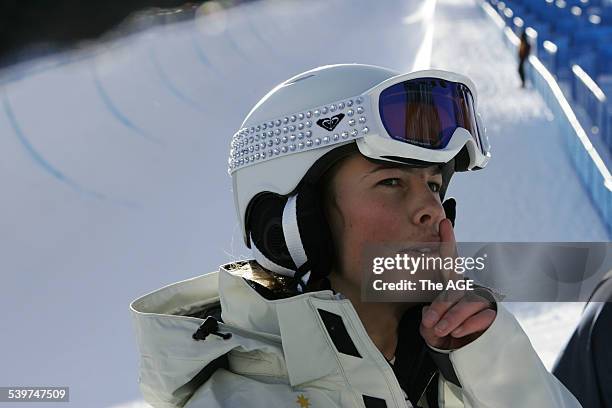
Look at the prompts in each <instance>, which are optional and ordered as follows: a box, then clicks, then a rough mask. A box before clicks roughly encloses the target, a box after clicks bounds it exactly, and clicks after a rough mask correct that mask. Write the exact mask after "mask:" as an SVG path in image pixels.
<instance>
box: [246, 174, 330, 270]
mask: <svg viewBox="0 0 612 408" xmlns="http://www.w3.org/2000/svg"><path fill="white" fill-rule="evenodd" d="M295 194H297V202H296V209H297V224H298V230H299V234H300V239H301V241H302V243H301V244H302V246H303V248H304V252H305V253H306V257H307V259H308V264H309V265H308V266H309V268H308V269H309V270H310V271H311V274H310V279H309V281H311V282H316V281H318V280H319V279H320V278H322V277H325V276H327V275H328V274H329V271H330V269H331V267H332V265H333V256H334V254H333V243H332V239H331V232H330V229H329V226H328V224H327V221H326V218H325V214H324V211H323V205H322V204H323V203H322V197H321V196H320V194H319V191H318V189H317V187H316V186H315V185H313V184H310V183H301V184H300V186H299V187H298V189H297V191H296V193H295ZM286 203H287V197H285V196H281V195H278V194H274V193H263V194H260V195H259V196H258V197H256V198H255V199H254V200H253V203H252V204H251V205H252V207H251V208H250V210H249V215H248V219H247V228H248V231H249V233H250V234H251V237H252V242H251V245H253V244H255V246H257V248H258V249H259V251H261V252H262V253H263V254H264V255H265V256H266V257H267V258H268V259H269V260H271V261H273V262H274V263H276V264H278V265H280V266H282V267H284V268H287V269H291V270H294V271H296V270H297V269H298V268H297V266H296V265H295V262H294V261H293V258H292V257H291V255H290V253H289V249H288V248H287V242H286V238H285V234H284V232H283V211H284V208H285V204H286ZM294 244H295V243H294Z"/></svg>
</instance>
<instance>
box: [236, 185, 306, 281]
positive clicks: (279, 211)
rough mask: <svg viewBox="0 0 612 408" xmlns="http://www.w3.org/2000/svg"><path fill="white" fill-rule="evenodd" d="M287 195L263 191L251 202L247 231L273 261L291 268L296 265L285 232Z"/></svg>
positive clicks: (257, 245) (253, 242) (260, 249)
mask: <svg viewBox="0 0 612 408" xmlns="http://www.w3.org/2000/svg"><path fill="white" fill-rule="evenodd" d="M286 203H287V197H284V196H281V195H278V194H274V193H263V194H260V195H258V196H257V197H256V198H255V199H254V200H253V202H252V203H251V205H250V206H251V208H250V209H249V213H248V219H247V231H248V232H249V233H250V235H251V246H252V245H253V244H254V245H255V246H256V247H257V248H258V249H259V251H261V253H263V254H264V255H265V256H266V257H267V258H268V259H269V260H271V261H272V262H274V263H276V264H278V265H280V266H282V267H284V268H287V269H291V270H295V269H296V266H295V263H294V262H293V259H292V258H291V255H290V254H289V250H288V249H287V242H286V241H285V234H284V233H283V209H284V208H285V204H286Z"/></svg>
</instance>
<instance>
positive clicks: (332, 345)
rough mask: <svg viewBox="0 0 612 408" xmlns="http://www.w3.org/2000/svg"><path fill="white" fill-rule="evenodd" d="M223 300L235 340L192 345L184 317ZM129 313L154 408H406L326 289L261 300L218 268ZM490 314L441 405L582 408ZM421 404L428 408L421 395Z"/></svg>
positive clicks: (457, 354) (508, 324) (380, 360)
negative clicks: (457, 383) (489, 319)
mask: <svg viewBox="0 0 612 408" xmlns="http://www.w3.org/2000/svg"><path fill="white" fill-rule="evenodd" d="M219 302H220V306H221V309H222V315H221V317H222V321H223V323H219V324H218V332H220V333H231V338H229V339H223V338H221V337H219V336H217V335H214V334H210V335H208V336H207V337H206V339H205V340H195V339H194V338H192V335H193V334H194V333H195V332H196V331H198V328H199V327H200V325H201V324H202V323H203V321H204V320H203V319H201V318H198V317H189V316H187V315H189V314H197V313H198V312H201V311H203V310H206V309H209V310H210V308H214V306H215V305H218V304H219ZM130 308H131V313H132V317H133V323H134V329H135V332H136V339H137V343H138V348H139V351H140V376H139V383H140V389H141V391H142V393H143V395H144V399H145V400H146V401H147V402H148V403H149V404H151V405H152V406H154V407H156V408H170V407H181V406H185V407H187V408H195V407H198V408H199V407H206V408H217V407H283V408H285V407H295V408H320V407H321V408H323V407H325V408H333V407H362V408H363V407H366V408H367V407H388V408H391V407H394V408H395V407H402V408H405V407H410V406H411V405H410V403H409V402H408V401H406V400H405V396H404V393H403V391H402V388H401V387H400V385H399V382H398V380H397V379H396V376H395V375H394V372H393V369H392V367H391V366H390V365H389V364H388V363H387V361H386V360H385V358H384V356H383V355H382V354H381V353H380V352H379V351H378V349H377V348H376V346H375V345H374V343H373V342H372V341H371V339H370V337H369V336H368V335H367V333H366V331H365V329H364V327H363V325H362V323H361V321H360V319H359V317H358V315H357V313H356V312H355V309H354V308H353V306H352V304H351V302H350V301H349V300H348V299H339V298H338V296H334V294H333V293H332V291H330V290H323V291H318V292H311V293H305V294H301V295H298V296H292V297H289V298H285V299H278V300H267V299H265V298H264V297H263V296H261V295H260V294H259V293H258V292H257V291H256V290H255V289H254V288H253V287H252V286H251V285H249V284H248V283H247V281H246V280H245V279H244V278H242V277H241V276H237V275H234V274H232V273H230V271H229V270H228V269H226V268H225V267H223V266H222V267H221V268H220V270H219V272H213V273H209V274H206V275H202V276H198V277H195V278H192V279H188V280H184V281H180V282H177V283H174V284H171V285H168V286H165V287H163V288H161V289H159V290H156V291H154V292H151V293H149V294H147V295H145V296H142V297H140V298H138V299H136V300H134V301H133V302H132V303H131V305H130ZM497 308H498V309H497V317H496V318H495V321H494V322H493V324H492V325H491V326H490V327H489V328H488V329H487V330H486V331H485V332H484V333H483V334H482V335H481V336H480V337H479V338H478V339H476V340H475V341H473V342H472V343H470V344H468V345H466V346H464V347H461V348H460V349H457V350H454V351H451V352H449V353H448V357H449V358H450V362H451V363H452V367H453V368H454V373H455V374H456V379H458V380H459V382H460V385H461V387H458V386H456V385H454V384H452V383H451V382H450V381H448V380H447V379H445V378H444V377H443V375H440V376H439V377H438V378H439V381H438V384H437V387H438V403H439V406H440V407H445V408H450V407H479V408H480V407H494V408H502V407H513V408H514V407H521V408H527V407H534V408H547V407H550V408H553V407H554V408H563V407H580V404H579V403H578V401H577V400H576V399H575V398H574V396H573V395H572V394H571V393H570V392H569V391H567V389H566V388H565V387H564V386H563V385H562V384H561V383H560V382H559V381H557V379H556V378H555V377H554V376H552V375H551V374H550V373H549V372H548V371H547V370H546V368H545V367H544V366H543V364H542V363H541V361H540V359H539V358H538V356H537V354H536V353H535V352H534V350H533V348H532V347H531V344H530V342H529V339H528V338H527V336H526V335H525V333H524V332H523V330H522V329H521V327H520V326H519V324H518V323H517V321H516V320H515V319H514V317H513V316H512V315H511V314H510V313H509V312H508V311H507V310H506V309H505V308H504V307H503V306H502V304H501V303H498V304H497ZM339 349H340V351H339ZM443 372H444V371H443ZM418 405H420V406H423V407H427V402H426V401H425V397H424V396H423V397H422V398H421V400H420V401H419V403H418Z"/></svg>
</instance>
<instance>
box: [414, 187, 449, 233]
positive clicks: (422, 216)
mask: <svg viewBox="0 0 612 408" xmlns="http://www.w3.org/2000/svg"><path fill="white" fill-rule="evenodd" d="M444 217H445V215H444V208H443V207H442V204H440V202H439V201H438V200H437V199H436V198H435V197H434V195H433V194H431V192H429V194H427V195H426V198H425V199H423V200H421V201H420V202H419V204H418V205H417V207H416V208H415V210H414V213H413V215H412V222H413V223H414V224H415V225H418V226H427V227H432V226H433V227H436V226H437V224H438V223H439V222H440V221H442V220H443V219H444Z"/></svg>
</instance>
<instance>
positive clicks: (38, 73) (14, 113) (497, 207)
mask: <svg viewBox="0 0 612 408" xmlns="http://www.w3.org/2000/svg"><path fill="white" fill-rule="evenodd" d="M434 6H435V13H434ZM339 62H361V63H370V64H377V65H383V66H388V67H390V68H394V69H396V70H398V71H407V70H410V69H412V68H413V67H417V68H426V67H428V66H430V65H431V66H433V67H440V68H447V69H453V70H457V71H459V72H464V73H467V74H468V75H469V76H470V77H472V78H473V79H474V81H475V82H476V84H477V86H478V88H479V90H480V102H481V106H482V108H483V115H484V117H485V120H486V122H487V128H488V130H489V133H490V135H491V136H490V137H491V142H492V144H493V148H494V151H493V154H494V158H493V160H492V161H491V163H490V165H489V166H488V167H487V169H486V170H485V171H482V172H479V173H474V174H469V175H467V174H465V175H457V176H456V177H455V178H454V183H455V184H454V185H453V186H452V187H451V188H450V190H449V195H453V196H455V197H456V198H457V200H458V202H459V204H458V205H459V207H458V218H457V230H456V234H457V238H458V239H459V240H462V241H486V240H491V241H608V239H609V238H608V237H607V235H606V233H605V230H604V227H603V225H602V223H601V222H600V220H599V219H598V218H597V214H596V212H595V210H594V209H593V208H592V206H591V204H590V201H589V199H588V198H587V196H586V192H585V191H583V190H582V188H581V186H580V184H579V182H578V178H577V177H576V175H575V174H574V172H573V169H572V167H571V164H570V162H569V160H567V158H566V157H565V153H564V151H563V149H562V146H561V142H560V140H557V138H556V137H555V136H556V135H555V134H554V132H553V131H552V130H551V129H552V127H551V124H550V122H549V121H550V120H551V118H550V112H549V111H548V110H547V108H546V106H545V105H544V103H543V102H542V100H541V99H540V98H539V97H538V95H537V94H536V93H535V92H534V91H533V90H526V91H525V90H520V89H519V88H518V85H519V81H518V77H517V76H516V75H515V71H514V69H515V67H514V59H513V56H512V54H511V53H510V52H509V51H507V50H506V49H505V48H504V47H503V44H502V42H501V40H500V35H499V33H498V31H497V30H496V29H495V28H494V27H493V25H492V24H490V23H489V22H488V20H486V17H485V16H484V14H483V13H481V12H480V10H479V9H478V7H477V5H476V4H475V3H473V2H472V1H471V0H461V1H460V0H438V2H437V4H436V2H435V0H427V1H416V0H414V1H401V0H388V1H386V2H385V3H384V7H383V6H380V5H379V3H377V7H374V5H373V3H372V2H368V1H366V0H359V1H350V0H333V1H328V0H326V1H323V0H318V1H317V0H313V1H308V2H299V1H291V0H286V1H283V2H278V1H273V0H260V1H257V2H253V3H248V4H244V5H241V6H239V7H236V8H233V9H230V10H227V11H224V12H217V13H214V14H211V15H208V16H202V17H201V18H199V19H198V20H197V21H196V23H195V24H192V23H185V24H180V25H175V26H166V27H160V28H158V29H155V30H149V31H147V32H145V33H142V34H139V35H135V36H132V37H130V38H126V39H125V40H123V41H120V42H117V43H114V44H106V45H101V46H99V47H97V48H96V49H92V50H91V51H89V52H88V53H87V54H85V55H79V56H78V57H77V58H72V57H69V56H54V57H51V58H47V59H44V60H41V61H37V62H36V63H35V64H34V66H31V67H18V68H19V70H18V71H15V70H14V71H13V72H3V73H0V99H1V101H0V185H2V187H3V193H4V194H3V200H1V201H0V214H2V216H1V217H0V225H1V226H2V228H0V248H2V254H1V255H2V256H0V267H1V268H2V270H3V271H4V281H3V285H2V286H0V309H1V310H3V311H4V312H3V313H2V319H3V321H4V324H5V326H4V327H5V330H4V331H3V337H2V340H1V345H2V347H1V348H0V359H2V361H3V367H4V369H2V370H0V384H3V385H11V384H13V385H34V384H38V385H55V386H60V385H69V386H70V387H71V402H72V403H73V405H74V406H87V407H102V406H110V405H113V404H119V403H121V402H122V401H131V400H135V401H138V399H139V398H140V394H139V390H138V386H137V378H138V374H137V366H138V361H137V354H136V348H135V340H134V338H133V335H132V327H131V321H130V316H129V311H128V304H129V302H130V301H131V300H133V299H134V298H135V297H137V296H140V295H141V294H144V293H146V292H148V291H151V290H153V289H156V288H158V287H160V286H162V285H165V284H168V283H170V282H174V281H176V280H180V279H185V278H188V277H192V276H195V275H199V274H202V273H205V272H208V271H211V270H213V269H215V268H216V267H217V265H219V264H221V263H223V262H226V261H228V260H231V259H234V258H236V257H245V256H248V251H247V250H246V249H245V247H244V246H243V244H242V242H241V238H240V234H239V233H238V231H237V227H236V222H235V214H234V209H233V204H232V196H231V192H230V179H229V177H228V176H227V173H226V159H227V150H228V143H229V138H230V137H231V134H232V133H233V132H234V131H235V129H236V128H237V127H238V126H239V124H240V123H241V121H242V119H243V117H244V116H245V115H246V113H247V112H248V110H249V109H250V108H251V106H252V105H253V104H254V103H255V102H256V101H257V100H258V99H259V98H260V97H261V96H263V95H264V93H265V92H267V90H269V89H270V88H271V87H272V86H274V85H275V84H276V83H278V82H280V81H282V80H284V79H286V78H288V77H290V76H292V75H294V74H296V73H298V72H301V71H304V70H306V69H309V68H312V67H314V66H318V65H323V64H330V63H339ZM17 74H19V75H20V76H21V78H16V75H17ZM543 148H546V149H547V154H546V156H545V159H544V157H543V156H542V155H541V154H539V153H540V152H541V151H542V150H540V149H543ZM475 192H477V193H475ZM580 307H581V306H580V305H579V304H578V305H572V304H566V305H550V304H531V305H530V304H516V305H512V309H513V310H514V311H515V313H516V314H517V316H518V317H519V320H520V321H521V324H522V325H523V327H524V328H525V330H526V331H527V332H528V334H530V336H531V339H532V342H533V344H534V347H535V348H536V350H537V351H538V353H539V354H540V355H541V356H542V359H543V361H544V362H545V364H546V365H547V366H548V367H550V365H551V364H552V361H553V359H554V357H555V355H556V353H557V352H558V350H559V349H560V347H561V346H562V344H563V342H564V341H565V339H566V338H567V336H568V335H569V332H570V331H571V329H572V327H573V325H574V324H575V322H576V320H577V318H578V316H579V313H580ZM8 367H10V368H8ZM7 368H8V369H7ZM137 405H139V403H138V402H135V403H133V404H132V403H130V405H122V406H137ZM24 406H27V405H24Z"/></svg>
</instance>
